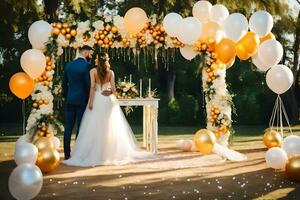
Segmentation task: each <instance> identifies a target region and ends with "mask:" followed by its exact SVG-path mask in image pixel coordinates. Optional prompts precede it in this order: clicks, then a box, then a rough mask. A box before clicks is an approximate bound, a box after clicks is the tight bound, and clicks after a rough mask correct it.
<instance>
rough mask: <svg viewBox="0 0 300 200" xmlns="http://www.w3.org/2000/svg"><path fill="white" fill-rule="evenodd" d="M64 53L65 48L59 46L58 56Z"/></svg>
mask: <svg viewBox="0 0 300 200" xmlns="http://www.w3.org/2000/svg"><path fill="white" fill-rule="evenodd" d="M63 53H64V49H63V48H62V47H58V48H57V52H56V54H57V55H58V56H61V55H62V54H63Z"/></svg>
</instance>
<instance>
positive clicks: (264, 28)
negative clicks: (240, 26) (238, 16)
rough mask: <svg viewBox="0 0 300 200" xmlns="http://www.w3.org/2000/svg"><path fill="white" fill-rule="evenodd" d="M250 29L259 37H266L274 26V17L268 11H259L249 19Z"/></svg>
mask: <svg viewBox="0 0 300 200" xmlns="http://www.w3.org/2000/svg"><path fill="white" fill-rule="evenodd" d="M249 27H250V30H251V31H252V32H254V33H256V34H257V35H258V36H259V37H264V36H265V35H267V34H268V33H270V32H271V30H272V28H273V17H272V15H270V13H268V12H266V11H263V10H261V11H257V12H255V13H253V14H252V16H251V17H250V19H249Z"/></svg>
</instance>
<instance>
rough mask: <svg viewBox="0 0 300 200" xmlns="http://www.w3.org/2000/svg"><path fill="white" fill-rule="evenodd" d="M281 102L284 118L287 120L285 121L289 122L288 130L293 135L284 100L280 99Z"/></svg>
mask: <svg viewBox="0 0 300 200" xmlns="http://www.w3.org/2000/svg"><path fill="white" fill-rule="evenodd" d="M279 100H280V102H281V105H282V112H283V115H284V118H285V120H286V122H287V125H288V128H289V131H290V133H291V134H293V132H292V128H291V125H290V121H289V118H288V115H287V113H286V110H285V107H284V104H283V101H282V99H281V98H280V97H279Z"/></svg>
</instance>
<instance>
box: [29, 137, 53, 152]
mask: <svg viewBox="0 0 300 200" xmlns="http://www.w3.org/2000/svg"><path fill="white" fill-rule="evenodd" d="M33 144H34V145H35V146H36V147H37V148H38V150H39V151H42V150H43V149H45V148H54V145H53V142H52V140H51V139H50V138H48V137H41V138H38V139H37V140H36V141H35V142H34V143H33Z"/></svg>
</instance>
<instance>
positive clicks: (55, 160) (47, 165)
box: [36, 147, 59, 172]
mask: <svg viewBox="0 0 300 200" xmlns="http://www.w3.org/2000/svg"><path fill="white" fill-rule="evenodd" d="M36 165H37V166H38V167H39V168H40V169H41V171H42V172H51V171H53V170H54V169H56V168H57V167H58V166H59V153H58V152H57V151H56V150H55V149H54V148H50V147H47V148H45V149H43V150H41V151H40V152H39V154H38V157H37V160H36Z"/></svg>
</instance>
